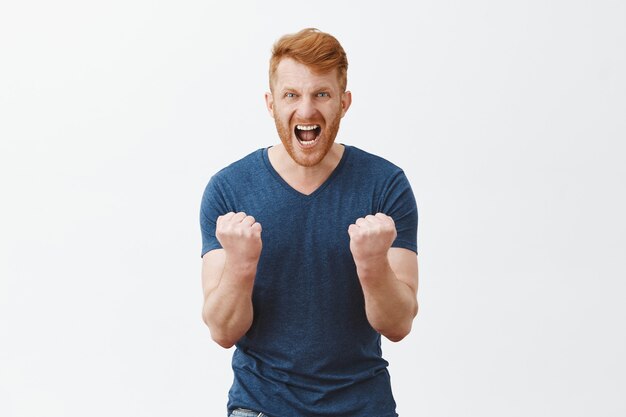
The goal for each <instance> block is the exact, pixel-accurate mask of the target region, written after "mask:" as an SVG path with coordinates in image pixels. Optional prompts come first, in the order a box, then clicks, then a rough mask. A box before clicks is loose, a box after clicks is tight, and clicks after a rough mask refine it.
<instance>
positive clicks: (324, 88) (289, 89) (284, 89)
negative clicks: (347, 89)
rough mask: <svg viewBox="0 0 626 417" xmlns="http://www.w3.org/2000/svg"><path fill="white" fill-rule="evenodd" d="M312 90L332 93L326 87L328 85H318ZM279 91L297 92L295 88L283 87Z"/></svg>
mask: <svg viewBox="0 0 626 417" xmlns="http://www.w3.org/2000/svg"><path fill="white" fill-rule="evenodd" d="M312 90H313V91H332V90H333V89H332V88H331V87H330V86H328V85H318V86H315V87H314V88H313V89H312ZM280 91H281V92H283V91H298V89H297V88H295V87H290V86H285V87H283V88H282V89H281V90H280Z"/></svg>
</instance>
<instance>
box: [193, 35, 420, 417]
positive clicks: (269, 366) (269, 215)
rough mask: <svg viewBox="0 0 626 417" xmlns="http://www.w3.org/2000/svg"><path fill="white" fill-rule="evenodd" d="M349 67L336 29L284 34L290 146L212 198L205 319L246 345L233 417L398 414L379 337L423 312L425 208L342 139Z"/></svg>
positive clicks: (282, 121) (240, 346) (276, 109)
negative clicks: (420, 232) (420, 254)
mask: <svg viewBox="0 0 626 417" xmlns="http://www.w3.org/2000/svg"><path fill="white" fill-rule="evenodd" d="M347 68H348V61H347V58H346V54H345V52H344V50H343V48H342V47H341V45H340V44H339V42H338V41H337V40H336V39H335V38H334V37H333V36H331V35H329V34H327V33H323V32H320V31H318V30H316V29H304V30H302V31H300V32H298V33H296V34H291V35H286V36H283V37H282V38H281V39H279V40H278V41H277V42H276V44H275V45H274V48H273V51H272V57H271V60H270V71H269V81H270V92H268V93H266V94H265V101H266V104H267V109H268V110H269V113H270V115H271V116H272V117H273V118H274V122H275V124H276V130H277V131H278V136H279V137H280V142H281V143H280V144H278V145H274V146H269V147H266V148H262V149H259V150H257V151H255V152H253V153H251V154H249V155H248V156H246V157H244V158H243V159H241V160H239V161H237V162H235V163H233V164H231V165H229V166H228V167H226V168H224V169H222V170H221V171H219V172H218V173H216V174H215V175H214V176H213V177H212V178H211V180H210V181H209V184H208V185H207V187H206V189H205V191H204V195H203V197H202V204H201V212H200V224H201V231H202V261H203V262H202V286H203V291H204V305H203V319H204V321H205V323H206V324H207V326H208V327H209V329H210V332H211V336H212V338H213V339H214V340H215V342H217V343H218V344H219V345H220V346H223V347H224V348H230V347H232V346H233V345H236V349H235V351H234V353H233V359H232V366H233V371H234V382H233V385H232V387H231V389H230V392H229V397H228V404H227V412H228V415H229V416H233V417H234V416H241V417H244V416H257V417H258V416H269V417H304V416H333V417H355V416H368V417H396V416H397V415H398V414H397V413H396V404H395V401H394V399H393V395H392V392H391V384H390V378H389V373H388V371H387V365H388V363H387V362H386V361H385V360H384V359H383V358H382V353H381V335H383V336H385V337H386V338H388V339H389V340H391V341H394V342H397V341H400V340H401V339H403V338H404V337H405V336H406V335H407V334H408V333H409V332H410V330H411V325H412V322H413V319H414V317H415V315H416V314H417V309H418V308H417V284H418V267H417V207H416V203H415V198H414V196H413V192H412V190H411V186H410V185H409V182H408V180H407V178H406V176H405V174H404V172H403V171H402V170H401V169H400V168H398V167H397V166H395V165H393V164H392V163H390V162H388V161H386V160H385V159H383V158H380V157H378V156H375V155H372V154H369V153H367V152H365V151H363V150H360V149H359V148H357V147H354V146H349V145H345V144H340V143H337V142H335V137H336V135H337V132H338V130H339V124H340V121H341V119H342V118H343V116H344V115H345V114H346V112H347V111H348V109H349V108H350V104H351V101H352V96H351V93H350V92H349V91H346V85H347Z"/></svg>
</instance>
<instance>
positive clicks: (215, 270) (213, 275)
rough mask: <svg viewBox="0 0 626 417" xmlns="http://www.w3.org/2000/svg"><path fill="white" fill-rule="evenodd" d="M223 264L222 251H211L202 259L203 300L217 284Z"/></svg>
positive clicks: (223, 255) (223, 254) (224, 259)
mask: <svg viewBox="0 0 626 417" xmlns="http://www.w3.org/2000/svg"><path fill="white" fill-rule="evenodd" d="M225 262H226V254H225V252H224V249H213V250H211V251H209V252H207V253H205V254H204V256H203V257H202V292H203V293H204V298H206V297H207V295H208V294H209V293H210V292H211V291H212V290H213V289H215V287H217V285H218V284H219V282H220V278H221V276H222V272H223V271H224V264H225Z"/></svg>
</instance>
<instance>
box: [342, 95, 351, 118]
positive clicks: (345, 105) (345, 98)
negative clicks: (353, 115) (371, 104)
mask: <svg viewBox="0 0 626 417" xmlns="http://www.w3.org/2000/svg"><path fill="white" fill-rule="evenodd" d="M350 104H352V93H351V92H350V91H345V92H344V93H343V94H342V95H341V117H343V116H345V115H346V112H347V111H348V109H349V108H350Z"/></svg>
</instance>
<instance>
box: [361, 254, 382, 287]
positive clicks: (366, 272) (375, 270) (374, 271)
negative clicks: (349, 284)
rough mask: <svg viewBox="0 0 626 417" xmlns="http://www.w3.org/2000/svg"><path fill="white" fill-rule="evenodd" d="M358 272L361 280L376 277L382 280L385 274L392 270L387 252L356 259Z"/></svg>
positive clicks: (377, 279)
mask: <svg viewBox="0 0 626 417" xmlns="http://www.w3.org/2000/svg"><path fill="white" fill-rule="evenodd" d="M354 263H355V264H356V270H357V274H358V275H359V279H361V280H369V279H375V280H376V281H380V279H381V278H382V277H383V276H387V275H388V273H389V271H391V265H390V264H389V259H388V258H387V254H384V255H380V256H371V257H369V258H364V259H358V260H357V259H355V260H354Z"/></svg>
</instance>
